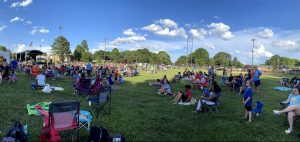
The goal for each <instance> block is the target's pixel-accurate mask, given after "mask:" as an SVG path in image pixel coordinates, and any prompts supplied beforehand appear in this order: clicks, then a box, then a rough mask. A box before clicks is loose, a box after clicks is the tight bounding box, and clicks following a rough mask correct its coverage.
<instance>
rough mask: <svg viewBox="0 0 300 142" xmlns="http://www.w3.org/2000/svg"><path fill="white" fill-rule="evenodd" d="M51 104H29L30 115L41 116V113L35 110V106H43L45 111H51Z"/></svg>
mask: <svg viewBox="0 0 300 142" xmlns="http://www.w3.org/2000/svg"><path fill="white" fill-rule="evenodd" d="M50 104H51V102H41V103H37V104H31V105H30V104H27V105H26V107H27V110H28V115H40V113H39V112H38V111H37V110H36V109H35V106H41V107H42V108H43V110H45V111H47V112H48V111H49V105H50Z"/></svg>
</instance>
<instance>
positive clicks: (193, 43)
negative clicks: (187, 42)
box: [191, 36, 194, 65]
mask: <svg viewBox="0 0 300 142" xmlns="http://www.w3.org/2000/svg"><path fill="white" fill-rule="evenodd" d="M193 49H194V41H193V36H192V49H191V65H192V63H193V55H192V53H193Z"/></svg>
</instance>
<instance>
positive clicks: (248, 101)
mask: <svg viewBox="0 0 300 142" xmlns="http://www.w3.org/2000/svg"><path fill="white" fill-rule="evenodd" d="M251 86H252V81H251V80H248V81H247V83H246V87H247V88H246V89H245V92H244V98H243V104H244V105H245V110H246V111H245V119H247V117H248V122H247V123H250V122H251V117H252V88H251Z"/></svg>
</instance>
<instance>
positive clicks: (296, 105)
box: [273, 87, 300, 134]
mask: <svg viewBox="0 0 300 142" xmlns="http://www.w3.org/2000/svg"><path fill="white" fill-rule="evenodd" d="M299 92H300V87H297V88H293V93H292V94H290V95H289V97H288V99H287V101H288V102H289V106H288V107H286V108H285V109H283V110H280V111H279V110H273V113H274V114H275V115H280V114H282V113H287V115H288V122H289V128H288V129H287V130H285V133H286V134H289V133H291V132H292V131H293V122H294V116H300V95H299Z"/></svg>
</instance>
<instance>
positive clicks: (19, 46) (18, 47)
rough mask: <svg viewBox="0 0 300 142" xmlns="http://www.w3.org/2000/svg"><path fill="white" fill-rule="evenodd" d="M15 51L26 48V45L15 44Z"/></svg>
mask: <svg viewBox="0 0 300 142" xmlns="http://www.w3.org/2000/svg"><path fill="white" fill-rule="evenodd" d="M16 46H17V52H22V51H25V50H26V45H25V44H17V45H16Z"/></svg>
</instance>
